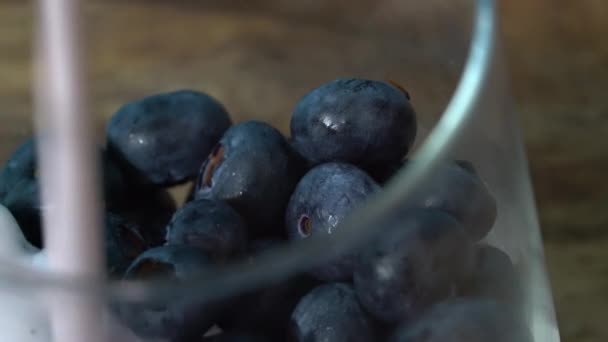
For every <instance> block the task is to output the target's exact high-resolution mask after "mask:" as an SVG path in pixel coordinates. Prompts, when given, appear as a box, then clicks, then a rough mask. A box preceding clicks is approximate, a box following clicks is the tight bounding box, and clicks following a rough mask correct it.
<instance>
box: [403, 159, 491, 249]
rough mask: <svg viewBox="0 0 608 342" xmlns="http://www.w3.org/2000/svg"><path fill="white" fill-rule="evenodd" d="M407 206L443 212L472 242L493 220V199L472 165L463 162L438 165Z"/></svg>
mask: <svg viewBox="0 0 608 342" xmlns="http://www.w3.org/2000/svg"><path fill="white" fill-rule="evenodd" d="M410 162H412V161H410ZM408 203H409V204H408V205H410V206H413V207H419V208H435V209H441V210H444V211H445V212H447V213H449V214H450V215H452V216H454V217H455V218H457V219H458V220H459V221H460V222H461V223H462V224H463V225H464V227H465V229H466V230H467V232H468V233H469V236H470V237H471V238H472V239H473V240H480V239H482V238H483V237H484V236H486V235H487V234H488V232H489V231H490V229H492V226H493V225H494V221H496V214H497V206H496V200H495V199H494V197H493V196H492V194H491V193H490V192H489V190H488V188H487V187H486V185H485V184H484V182H483V181H482V180H481V178H479V176H478V175H477V172H476V171H475V170H474V168H473V166H472V164H470V163H467V162H464V161H458V162H449V163H442V164H440V165H439V166H438V167H437V171H436V175H435V176H434V177H433V178H429V179H428V180H427V181H425V183H424V184H423V185H422V186H421V188H420V190H419V191H417V192H415V193H413V194H412V195H411V196H410V197H409V198H408Z"/></svg>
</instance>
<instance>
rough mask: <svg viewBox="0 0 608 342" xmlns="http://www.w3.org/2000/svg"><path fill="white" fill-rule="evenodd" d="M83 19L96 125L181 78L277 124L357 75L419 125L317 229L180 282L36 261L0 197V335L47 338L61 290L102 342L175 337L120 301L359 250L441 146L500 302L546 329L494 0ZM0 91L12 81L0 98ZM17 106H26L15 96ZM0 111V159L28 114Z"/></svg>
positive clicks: (539, 262) (538, 245)
mask: <svg viewBox="0 0 608 342" xmlns="http://www.w3.org/2000/svg"><path fill="white" fill-rule="evenodd" d="M85 18H86V22H87V33H86V36H85V37H86V41H87V46H86V66H87V75H88V79H89V82H90V83H89V84H90V87H89V88H90V100H91V101H90V104H91V112H92V113H94V114H95V116H96V119H98V126H99V131H100V132H103V129H104V127H105V122H106V121H107V120H108V119H109V118H110V116H111V115H112V114H113V113H114V112H115V111H116V110H117V108H119V107H120V106H121V105H122V104H123V103H126V102H128V101H131V100H133V99H137V98H141V97H143V96H147V95H150V94H155V93H159V92H164V91H171V90H176V89H184V88H191V89H198V90H201V91H204V92H206V93H208V94H210V95H212V96H213V97H215V98H217V99H218V100H219V101H221V102H222V103H223V104H224V105H225V106H226V108H227V109H228V111H229V113H230V115H231V118H232V120H233V122H240V121H243V120H246V119H258V120H264V121H267V122H269V123H271V124H272V125H274V126H275V127H277V128H278V129H279V130H281V131H282V132H283V133H284V134H285V135H287V136H288V135H289V120H290V114H291V112H292V111H293V108H294V106H295V103H296V102H297V101H298V99H299V98H300V97H301V96H302V95H304V94H306V93H307V92H308V91H310V90H311V89H313V88H315V87H317V86H318V85H321V84H323V83H325V82H327V81H329V80H332V79H336V78H343V77H360V78H367V79H376V80H385V81H392V82H396V83H398V84H400V85H401V86H403V87H404V88H406V89H407V91H408V92H409V94H410V95H411V102H412V105H413V106H414V108H415V110H416V114H417V120H418V134H417V136H416V141H415V144H414V146H415V147H414V149H413V151H412V152H410V155H409V156H408V158H409V159H410V160H414V161H415V162H414V163H408V164H407V165H406V167H403V168H402V169H401V170H400V171H399V172H398V174H396V175H395V176H394V177H392V178H391V179H390V181H388V183H387V184H386V185H385V186H384V187H383V190H382V191H381V192H380V193H379V194H378V195H376V196H372V197H371V199H370V200H369V201H367V202H366V204H365V205H364V206H363V207H362V208H360V209H359V210H357V211H356V212H354V213H352V215H350V216H349V217H348V218H347V220H346V221H345V222H342V223H341V225H340V227H348V229H337V230H336V233H335V234H333V236H332V237H331V238H329V239H327V238H326V239H314V238H311V239H306V240H304V241H303V242H302V243H298V244H287V243H286V244H284V245H281V246H279V247H277V248H275V249H272V250H270V251H269V252H267V253H264V254H263V255H261V256H259V258H258V259H257V262H255V263H251V261H250V260H248V259H246V258H243V259H239V260H234V261H233V262H231V263H230V264H227V265H223V266H222V267H220V268H219V269H217V270H214V272H212V273H202V274H200V275H198V276H193V277H192V278H190V279H189V281H187V282H180V283H176V282H174V281H172V280H171V279H155V280H147V281H137V282H136V281H126V280H112V281H104V282H101V281H94V280H92V279H73V278H70V277H66V276H61V275H57V274H49V273H48V272H45V271H44V269H45V260H44V259H45V256H44V253H38V251H36V250H35V249H33V248H31V247H23V246H21V245H16V244H15V243H14V241H16V240H17V239H19V238H20V237H19V232H18V227H17V223H16V222H15V221H13V219H12V217H11V215H10V214H8V212H6V211H4V209H3V207H0V209H3V211H0V214H2V215H0V217H1V218H2V219H3V220H2V221H0V228H1V229H3V233H4V234H5V235H6V236H14V238H13V239H10V238H7V239H6V240H5V241H4V244H5V245H4V246H0V247H1V248H0V253H2V254H1V255H2V257H3V259H4V261H3V262H2V264H1V268H0V272H2V274H0V282H2V285H1V286H2V288H1V289H0V297H2V303H3V309H2V310H4V312H2V313H0V337H2V340H3V341H4V340H6V341H9V340H10V341H15V342H30V341H32V342H33V341H51V340H52V338H51V335H50V329H51V325H52V324H53V323H52V322H53V320H52V319H51V317H53V315H51V312H53V313H54V315H62V314H65V315H69V314H73V313H74V312H70V307H71V305H72V304H74V302H71V300H74V298H80V299H83V298H84V299H87V300H88V302H87V303H88V305H90V307H94V308H99V307H103V310H102V311H103V314H102V315H103V319H99V320H98V321H99V322H101V323H99V324H100V325H102V326H103V327H104V331H106V332H107V333H108V336H106V337H104V341H105V340H107V341H115V340H118V341H177V340H170V339H168V338H167V337H166V336H144V337H141V336H139V337H138V336H136V334H134V333H133V332H132V331H131V330H130V329H129V327H128V324H123V322H124V315H120V314H116V313H117V312H124V310H122V309H124V308H125V307H127V308H128V310H127V312H129V314H131V315H137V314H138V313H141V310H143V309H142V307H143V305H144V304H145V305H148V307H147V308H148V309H150V306H153V307H154V308H153V309H150V311H151V312H159V311H161V312H162V310H167V307H169V306H171V305H172V304H174V303H176V302H180V303H181V302H187V303H193V302H198V301H211V300H227V299H233V298H235V297H237V296H238V295H239V294H243V293H246V292H247V291H251V290H253V289H257V288H261V287H264V286H268V284H271V283H273V282H276V281H280V280H282V279H285V278H286V277H288V276H290V275H293V274H296V273H298V272H302V271H304V270H306V269H308V268H310V267H312V266H315V265H319V264H322V263H324V262H327V260H330V259H331V258H332V257H334V256H335V255H336V254H340V253H344V252H345V251H352V250H358V248H361V246H362V245H365V244H366V242H367V241H371V240H373V239H375V238H377V236H378V235H381V234H382V230H381V229H378V227H382V226H383V225H387V224H388V223H387V218H389V217H394V216H395V215H398V214H399V213H400V212H402V211H403V210H404V209H403V208H404V206H406V204H407V203H408V200H410V199H411V198H412V197H413V196H414V194H416V193H417V192H419V191H424V189H426V188H428V187H432V186H433V184H437V183H439V182H441V181H442V179H441V177H442V175H443V174H442V173H441V172H440V171H441V170H442V165H445V163H448V162H450V161H451V160H466V161H469V162H471V163H472V165H474V168H475V170H476V171H475V172H476V173H477V174H478V176H479V177H480V178H481V179H482V180H483V181H484V182H485V184H486V186H487V188H488V189H489V191H490V192H491V194H492V195H493V196H494V197H495V199H496V203H497V219H496V222H495V223H494V225H493V227H492V229H491V231H490V233H489V234H488V235H487V236H486V237H485V238H484V239H483V241H482V242H478V243H487V244H490V245H492V246H495V247H498V248H500V249H501V250H503V251H504V252H506V253H507V254H508V255H509V257H510V258H511V261H512V262H513V264H514V266H515V270H516V273H517V277H518V279H519V280H520V284H521V288H522V291H521V293H522V297H521V301H519V302H518V304H513V305H514V306H516V309H517V312H518V314H517V315H518V316H519V317H521V318H522V321H523V322H524V323H525V325H526V326H527V328H529V330H530V332H531V336H532V338H533V339H532V341H535V342H556V341H559V333H558V330H557V325H556V321H555V314H554V309H553V303H552V297H551V291H550V287H549V284H548V281H547V276H546V271H545V265H544V255H543V244H542V239H541V236H540V231H539V227H538V222H537V217H536V209H535V206H534V200H533V193H532V188H531V184H530V179H529V175H528V167H527V162H526V156H525V153H524V150H523V145H522V137H521V135H520V130H519V124H518V120H517V115H516V113H515V111H514V109H513V105H512V99H511V97H510V94H509V91H508V89H509V84H508V80H507V77H506V75H505V71H504V61H503V60H502V53H501V46H500V33H499V32H498V31H497V22H496V20H497V18H496V7H495V3H494V1H492V0H477V1H472V0H471V1H466V0H457V1H450V2H445V1H439V0H432V1H415V2H408V1H397V0H395V1H381V2H377V1H370V0H357V1H349V2H346V1H318V0H314V1H308V2H302V1H289V0H254V1H233V2H229V3H227V2H222V1H199V2H194V1H185V2H180V3H174V2H171V1H133V2H121V1H108V2H92V3H90V4H88V5H87V6H86V11H85ZM0 58H2V55H1V54H0ZM5 96H6V98H10V97H11V94H0V99H3V98H4V97H5ZM11 101H12V102H11ZM9 103H15V100H10V101H9ZM20 105H21V106H22V107H21V108H27V107H28V103H26V101H25V100H24V102H23V103H20ZM15 107H16V108H19V106H15ZM0 118H1V119H2V120H3V121H4V122H7V123H9V125H11V127H12V128H7V127H8V126H9V125H6V124H2V125H0V133H2V136H0V141H2V144H1V145H2V147H1V149H0V153H1V155H0V160H6V159H8V158H9V156H10V155H11V153H12V151H13V150H14V148H16V147H17V146H18V145H19V144H20V143H21V142H22V141H21V140H20V139H19V138H16V137H22V136H23V134H22V132H23V131H29V130H31V127H32V125H31V122H30V121H29V120H28V119H24V118H22V117H19V118H17V117H0ZM13 123H14V124H13ZM101 135H102V134H101V133H100V136H101ZM100 140H101V139H100ZM0 191H2V189H1V188H0ZM188 191H189V187H188V186H187V185H186V186H177V187H174V188H172V189H171V192H172V194H173V195H174V197H175V198H176V201H177V202H178V203H182V202H183V201H184V200H185V198H186V196H187V192H188ZM0 194H1V192H0ZM2 200H6V199H2V198H1V197H0V203H3V204H5V203H4V202H1V201H2ZM7 206H9V205H7ZM9 207H10V206H9ZM151 210H152V209H151ZM58 299H59V300H60V301H61V300H63V303H65V304H64V305H65V307H63V308H62V307H61V305H57V303H58ZM74 305H76V304H74ZM51 307H52V308H53V309H51ZM117 308H121V309H120V310H119V309H117ZM61 310H64V311H61ZM121 310H122V311H121ZM138 310H139V311H138ZM213 329H215V330H214V331H216V332H217V331H218V326H217V325H216V326H215V327H214V328H213ZM219 330H221V327H220V328H219ZM5 334H6V335H5ZM201 338H202V337H201ZM291 338H293V340H294V341H296V340H297V339H295V337H291ZM199 340H202V339H197V341H199ZM433 341H435V340H433ZM505 341H506V340H505Z"/></svg>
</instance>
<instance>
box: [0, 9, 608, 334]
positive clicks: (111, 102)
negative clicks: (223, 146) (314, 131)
mask: <svg viewBox="0 0 608 342" xmlns="http://www.w3.org/2000/svg"><path fill="white" fill-rule="evenodd" d="M273 1H275V2H277V1H281V0H255V1H234V2H231V4H233V3H234V4H237V3H238V4H240V6H243V7H247V6H252V4H253V3H255V4H256V5H260V4H262V3H264V2H273ZM209 2H213V3H214V5H217V6H221V4H222V2H221V1H207V3H209ZM387 2H390V1H387ZM392 2H394V3H396V2H398V1H392ZM404 3H407V2H406V1H404ZM411 3H412V4H413V3H414V2H413V1H412V2H411ZM426 3H427V5H425V6H435V7H441V6H444V5H442V4H445V2H442V1H438V0H433V1H427V2H426ZM428 4H431V5H428ZM302 6H303V7H306V6H309V7H310V8H300V10H305V11H306V10H317V11H318V13H324V11H323V10H324V8H323V6H329V5H324V2H322V1H312V2H311V4H309V5H302ZM412 6H413V5H412ZM198 7H199V4H198V2H197V1H171V0H165V1H163V0H153V1H152V0H150V1H132V0H129V1H127V0H124V1H101V0H97V1H96V0H89V1H86V14H87V15H86V20H87V30H90V31H89V32H88V33H89V34H88V35H87V37H88V44H89V47H90V49H89V56H88V57H89V64H90V65H91V66H92V67H91V68H90V70H89V71H90V75H89V77H90V79H91V80H92V86H91V94H92V96H91V101H92V108H93V111H94V112H95V114H96V115H97V117H99V118H100V120H99V124H100V126H101V125H102V124H103V122H104V119H105V118H107V116H108V115H110V114H112V113H113V112H114V111H115V110H116V108H117V107H118V106H119V105H120V104H121V103H123V102H125V101H128V100H130V99H133V98H134V97H138V96H141V95H145V94H149V93H151V92H153V91H157V90H159V89H157V88H156V87H155V84H158V83H162V84H163V85H164V87H167V89H171V88H174V87H181V86H183V85H192V84H195V85H197V88H199V89H203V90H205V91H208V92H209V93H211V94H212V95H214V96H217V97H218V98H220V99H221V100H222V101H224V102H225V103H226V104H227V107H228V108H230V109H231V110H233V112H232V114H233V117H234V118H235V119H236V120H237V121H238V120H240V119H243V118H245V117H253V116H256V115H257V117H259V115H263V116H264V117H265V118H266V119H268V120H272V121H273V122H274V123H275V124H276V125H278V126H279V128H281V129H283V130H285V128H286V127H287V121H286V120H285V119H281V118H282V117H283V116H282V115H283V113H282V111H283V107H282V106H281V105H279V104H276V105H275V103H278V101H277V100H276V99H277V94H280V95H281V96H279V97H281V99H282V100H283V101H284V102H289V103H294V101H295V100H296V99H297V96H299V95H301V94H303V93H304V92H305V91H306V90H307V88H305V87H304V86H299V84H305V83H306V82H305V80H307V77H309V74H315V72H316V73H317V74H318V73H323V72H324V68H325V69H328V70H329V69H331V70H334V69H336V68H338V69H339V68H340V65H326V64H323V63H319V61H323V60H324V59H323V51H322V50H319V51H314V53H312V51H307V50H306V49H305V48H301V49H299V50H298V48H297V47H294V48H293V49H292V50H293V51H294V52H295V53H297V56H296V57H294V56H284V55H282V50H280V49H273V48H272V46H270V45H268V44H271V43H270V42H268V41H264V40H261V39H257V38H256V37H258V36H256V32H258V33H259V32H262V34H261V35H271V36H273V37H274V40H273V42H274V43H277V42H278V43H280V44H289V43H290V42H292V41H294V39H295V40H298V39H299V40H298V41H299V42H301V43H302V44H304V45H303V46H306V45H305V44H306V41H305V40H306V39H307V38H306V37H309V36H308V35H307V36H306V37H304V36H303V33H302V32H300V31H299V29H298V26H297V25H298V18H294V20H293V21H291V22H289V23H287V24H286V23H278V24H269V23H267V22H264V21H259V20H254V19H248V18H247V17H241V18H236V19H235V18H232V17H231V18H228V17H222V16H205V17H204V19H200V18H201V17H200V16H199V14H200V13H199V12H198V10H199V8H198ZM366 10H368V9H367V8H365V7H362V8H352V11H353V13H359V14H360V13H365V11H366ZM440 11H441V9H440ZM326 13H327V12H326ZM445 13H448V14H449V11H446V12H445ZM33 17H34V16H33V8H32V6H31V2H28V1H13V0H0V139H1V141H2V144H0V161H4V160H5V159H6V158H7V156H8V154H9V153H10V151H12V150H13V149H14V148H15V146H17V144H19V143H20V142H21V141H22V140H23V139H24V138H25V137H27V136H28V135H29V134H31V122H30V115H31V110H32V106H31V104H32V100H31V90H30V89H31V84H32V82H31V55H32V54H31V39H32V32H33V30H32V22H33ZM389 17H390V16H389ZM500 17H501V26H502V31H503V37H504V47H505V49H504V50H505V52H506V60H507V63H508V71H509V75H510V81H511V87H510V88H511V91H512V92H513V95H514V98H515V101H516V105H517V111H518V113H519V114H520V117H521V121H522V125H523V129H524V133H525V139H526V146H527V150H528V156H529V159H530V168H531V173H532V177H533V183H534V187H535V192H536V200H537V204H538V207H539V214H540V220H541V226H542V230H543V236H544V239H545V246H546V254H547V262H548V268H549V275H550V277H551V280H552V285H553V289H554V296H555V301H556V306H557V313H558V318H559V323H560V329H561V333H562V337H563V341H566V342H574V341H576V342H579V341H580V342H592V341H593V342H595V341H602V342H603V341H608V325H606V324H605V322H604V320H605V317H606V315H608V263H607V262H605V260H608V234H607V233H608V230H607V228H608V211H606V210H605V209H608V182H606V181H605V179H604V178H603V177H605V175H606V174H608V158H606V157H605V156H606V153H607V151H608V139H607V138H606V135H607V134H608V100H607V99H606V95H605V92H606V89H608V44H605V37H606V36H608V24H606V21H605V18H607V17H608V1H605V0H581V1H570V0H536V1H526V0H509V1H502V2H501V4H500ZM318 18H319V20H320V21H325V22H326V23H327V25H331V24H332V23H334V24H335V20H336V18H331V17H330V18H328V17H324V16H323V15H318ZM382 18H384V19H386V17H382V16H380V19H379V20H380V21H382ZM460 19H461V20H462V22H461V23H460V24H461V26H462V28H464V29H468V28H469V27H468V26H467V25H466V22H467V21H468V20H470V15H469V16H466V15H464V16H462V17H461V18H460ZM201 20H204V21H205V22H204V23H201ZM164 23H174V24H172V25H170V26H169V25H164ZM303 25H304V24H303ZM436 29H437V31H441V30H452V29H453V27H450V26H449V25H446V26H445V27H437V28H436ZM306 32H307V33H310V32H308V31H306ZM142 33H144V34H143V35H142ZM298 34H302V36H298ZM317 34H318V35H319V37H322V39H323V40H322V43H323V44H327V45H328V46H331V47H332V48H334V49H335V46H336V44H338V45H339V44H342V43H344V42H343V40H342V39H343V37H342V36H341V35H340V34H339V33H337V34H336V36H335V37H334V36H331V37H327V36H323V32H318V33H317ZM417 34H422V35H423V36H424V35H425V34H427V36H424V37H426V38H427V39H432V37H430V38H429V37H428V33H421V32H414V33H412V32H408V33H404V32H398V31H397V32H387V33H385V34H384V36H386V37H392V38H394V39H393V40H389V39H388V38H387V40H386V41H385V42H377V45H373V47H376V48H377V47H382V48H384V49H387V48H392V49H398V48H399V44H398V42H399V40H400V39H402V40H403V39H410V41H412V40H415V37H417ZM143 36H145V37H148V38H147V39H141V37H143ZM150 37H152V38H150ZM154 37H156V38H157V39H154ZM319 39H321V38H319ZM332 39H333V40H332ZM226 41H231V42H232V43H234V42H235V41H236V42H237V43H238V46H239V47H240V49H245V50H247V49H249V50H248V52H249V53H248V54H242V53H241V52H239V51H240V50H234V49H232V48H231V46H228V45H227V44H226V43H225V42H226ZM320 41H321V40H320ZM161 42H162V43H161ZM396 42H397V43H396ZM367 43H370V41H367ZM452 43H453V45H450V46H446V47H445V48H446V49H449V50H450V53H452V54H454V56H457V58H455V59H456V62H455V63H457V64H458V63H460V62H462V60H463V57H464V56H465V54H466V51H467V49H466V41H454V42H452ZM374 44H376V42H375V41H374ZM259 46H265V48H264V49H263V50H264V51H265V53H264V54H263V55H260V54H256V51H258V47H259ZM344 46H345V47H349V48H352V49H354V50H352V51H350V50H349V51H346V52H345V53H351V54H357V55H358V56H359V57H360V56H363V57H365V56H368V57H369V58H360V59H358V60H359V61H360V60H363V61H368V63H370V64H373V61H374V56H375V55H377V54H379V53H380V54H381V53H382V51H378V50H376V51H369V50H370V46H369V44H362V45H361V46H360V47H358V48H353V46H357V45H356V44H346V43H344ZM389 52H390V51H389ZM427 53H428V51H427ZM244 56H247V58H254V59H255V58H258V59H259V60H258V61H257V62H259V63H258V64H256V65H258V66H259V65H262V66H263V65H264V64H263V63H264V62H265V61H268V63H271V64H272V68H273V69H272V70H277V69H276V68H277V65H279V66H280V64H281V63H282V61H284V60H285V59H286V58H301V60H302V62H303V63H305V62H306V61H307V60H312V61H313V63H311V64H314V65H317V67H316V69H315V70H312V69H311V70H308V69H305V70H300V71H299V73H293V71H292V70H287V69H285V70H283V72H285V73H290V72H292V73H293V74H289V75H288V77H285V78H286V79H290V80H292V81H293V82H294V84H293V85H286V84H284V83H280V82H278V83H277V82H276V79H275V78H276V77H273V76H272V75H268V72H270V70H271V69H270V66H269V69H268V70H267V71H266V70H264V69H263V67H262V69H260V68H256V69H250V68H249V66H250V65H251V64H250V62H251V61H249V60H247V59H245V58H244ZM421 56H427V57H428V56H430V54H429V55H425V54H424V53H422V54H421ZM197 59H202V60H204V61H205V63H204V66H202V67H201V69H200V70H197V72H193V70H191V69H189V66H190V65H193V64H196V62H197ZM315 59H316V60H315ZM163 60H170V61H172V62H175V65H174V68H173V69H172V73H171V74H167V73H165V72H166V70H159V71H158V72H150V70H151V69H152V70H154V66H155V63H158V62H159V61H163ZM315 61H316V64H315V63H314V62H315ZM392 62H393V63H395V65H398V64H399V63H403V61H399V60H395V61H392ZM418 62H420V61H418ZM251 63H253V62H251ZM260 63H262V64H260ZM429 63H432V61H431V62H429ZM199 64H201V63H199ZM197 65H198V64H197ZM234 65H237V66H238V68H239V71H238V72H235V71H234V70H233V69H229V67H227V66H234ZM319 65H321V66H319ZM350 67H351V68H353V69H357V68H358V67H361V68H362V69H365V70H367V69H370V68H371V69H373V70H374V72H375V73H376V74H377V75H380V77H388V78H392V77H393V76H396V78H403V76H402V75H391V74H390V72H391V68H384V69H383V68H375V69H374V67H373V66H370V65H352V66H350ZM279 68H280V67H279ZM279 70H281V69H279ZM393 70H394V69H393ZM453 70H457V69H449V70H443V71H442V72H443V73H442V74H441V76H438V77H443V78H444V82H442V83H441V84H442V86H441V87H439V88H437V89H434V90H433V92H432V93H426V94H418V96H422V97H423V98H424V96H428V97H432V98H434V99H436V100H435V101H426V102H428V103H429V104H428V105H427V106H426V107H425V108H423V109H424V110H425V111H427V112H429V113H440V112H441V110H442V109H443V107H444V105H445V101H446V100H447V99H448V98H449V95H450V94H451V91H452V89H453V85H454V84H455V82H456V80H457V76H458V73H455V72H453ZM440 71H441V70H440ZM387 73H389V74H387ZM201 74H202V75H205V78H203V79H201V77H200V75H201ZM275 76H276V75H275ZM432 77H433V76H429V78H432ZM217 79H221V80H223V81H222V82H223V83H221V84H218V83H217V81H214V82H215V83H214V82H211V81H210V80H217ZM206 82H207V83H206ZM417 82H419V83H421V87H422V86H423V84H422V82H423V81H417ZM409 85H410V87H412V89H416V87H415V86H412V85H411V84H409ZM286 87H287V88H289V89H290V91H284V88H286ZM290 87H291V88H290ZM239 88H246V89H250V90H251V91H249V92H246V93H244V94H243V93H239V92H238V91H237V90H238V89H239ZM292 88H293V89H292ZM422 102H424V101H422ZM261 104H263V105H264V108H263V109H262V108H258V106H260V105H261ZM256 110H257V111H258V112H256ZM261 110H262V111H264V113H262V114H259V111H261ZM235 113H236V114H235ZM251 113H256V115H253V114H251Z"/></svg>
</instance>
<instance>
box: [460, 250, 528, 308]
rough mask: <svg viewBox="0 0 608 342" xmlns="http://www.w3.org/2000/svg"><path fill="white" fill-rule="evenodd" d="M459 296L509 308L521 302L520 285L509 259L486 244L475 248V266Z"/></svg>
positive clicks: (505, 254) (500, 251)
mask: <svg viewBox="0 0 608 342" xmlns="http://www.w3.org/2000/svg"><path fill="white" fill-rule="evenodd" d="M461 294H462V295H464V296H468V297H480V298H488V299H494V300H496V301H500V302H503V303H506V305H511V306H518V305H522V300H523V296H522V287H521V283H520V281H519V277H518V275H517V271H516V270H515V267H514V266H513V263H512V262H511V258H510V257H509V255H507V253H505V252H503V251H502V250H500V249H498V248H496V247H493V246H490V245H486V244H479V245H477V246H476V248H475V266H474V269H473V272H472V274H471V277H470V278H469V279H468V281H467V282H466V283H465V285H464V286H463V288H462V290H461ZM515 309H517V308H515Z"/></svg>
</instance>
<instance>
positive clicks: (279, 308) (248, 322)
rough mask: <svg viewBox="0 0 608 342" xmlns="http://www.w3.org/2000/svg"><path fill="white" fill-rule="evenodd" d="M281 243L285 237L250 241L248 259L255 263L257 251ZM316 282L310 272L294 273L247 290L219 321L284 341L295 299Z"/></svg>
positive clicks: (226, 327)
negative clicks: (305, 273) (309, 274)
mask: <svg viewBox="0 0 608 342" xmlns="http://www.w3.org/2000/svg"><path fill="white" fill-rule="evenodd" d="M284 243H285V241H280V240H270V239H263V240H254V241H252V242H251V243H250V245H249V256H248V258H249V259H248V260H249V262H250V263H251V264H255V263H257V262H258V261H257V256H258V255H259V254H261V253H264V252H266V251H269V250H271V249H272V248H275V247H278V246H280V245H281V244H284ZM318 284H319V282H318V281H316V280H315V279H313V278H312V277H310V276H307V275H304V274H297V275H295V276H291V277H289V278H287V279H282V280H280V281H277V282H274V283H271V284H269V285H267V286H265V287H263V288H260V289H256V290H254V291H250V292H247V293H245V294H243V295H241V296H239V298H238V299H237V300H236V302H235V304H234V305H233V307H232V309H231V310H228V311H227V312H226V313H225V315H224V317H222V319H221V320H220V321H219V322H218V324H219V326H220V327H221V328H222V329H224V330H228V331H248V332H253V333H256V334H258V335H261V336H265V337H268V338H271V339H272V340H273V341H274V340H276V341H284V339H285V337H286V336H287V327H288V325H289V316H290V315H291V313H292V312H293V310H294V308H295V307H296V305H297V304H298V301H299V300H300V299H301V298H302V297H303V296H304V295H305V294H307V293H308V292H309V291H310V290H312V289H313V288H314V287H315V286H317V285H318Z"/></svg>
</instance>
